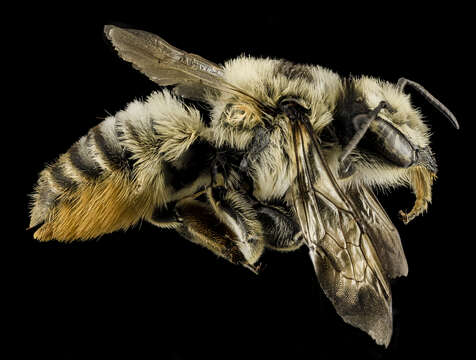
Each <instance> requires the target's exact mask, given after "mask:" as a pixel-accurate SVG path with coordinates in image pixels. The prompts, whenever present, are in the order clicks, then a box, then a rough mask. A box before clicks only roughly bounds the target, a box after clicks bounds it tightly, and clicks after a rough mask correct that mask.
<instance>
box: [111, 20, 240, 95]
mask: <svg viewBox="0 0 476 360" xmlns="http://www.w3.org/2000/svg"><path fill="white" fill-rule="evenodd" d="M104 32H105V34H106V37H107V38H108V39H109V40H110V41H111V42H112V44H113V46H114V48H115V49H116V51H117V52H118V54H119V56H120V57H121V58H122V59H124V60H126V61H128V62H130V63H132V65H133V66H134V68H136V69H137V70H139V71H141V72H142V73H143V74H145V75H146V76H147V77H149V78H150V79H151V80H152V81H154V82H156V83H157V84H159V85H161V86H167V85H175V89H174V90H175V92H176V93H177V94H178V95H180V96H183V97H186V98H191V99H194V100H203V94H204V90H205V89H206V88H212V89H219V90H228V91H234V90H235V89H233V87H232V86H231V85H230V84H227V83H226V82H224V80H223V75H224V73H223V68H222V67H221V66H219V65H217V64H215V63H213V62H211V61H208V60H206V59H204V58H202V57H200V56H198V55H194V54H189V53H187V52H185V51H182V50H180V49H177V48H176V47H174V46H172V45H170V44H169V43H167V42H166V41H165V40H164V39H162V38H161V37H159V36H157V35H154V34H151V33H148V32H146V31H141V30H134V29H124V28H120V27H117V26H113V25H106V26H105V27H104Z"/></svg>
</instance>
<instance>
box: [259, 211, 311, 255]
mask: <svg viewBox="0 0 476 360" xmlns="http://www.w3.org/2000/svg"><path fill="white" fill-rule="evenodd" d="M255 208H256V211H257V213H258V219H259V221H260V222H261V224H262V226H263V234H264V240H265V243H266V247H268V248H271V249H274V250H280V251H293V250H296V249H298V248H299V247H300V246H301V245H302V244H303V243H304V237H303V234H302V232H301V229H300V227H299V225H298V224H297V223H296V222H295V221H294V220H293V218H292V215H291V214H290V212H289V211H287V210H286V209H285V208H284V207H277V206H264V205H258V206H256V207H255Z"/></svg>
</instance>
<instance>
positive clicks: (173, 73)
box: [30, 25, 459, 346]
mask: <svg viewBox="0 0 476 360" xmlns="http://www.w3.org/2000/svg"><path fill="white" fill-rule="evenodd" d="M104 31H105V35H106V37H107V38H108V39H109V40H110V41H111V42H112V45H113V47H114V48H115V50H116V51H117V53H118V54H119V56H120V57H121V58H122V59H124V60H125V61H127V62H130V63H131V64H132V65H133V66H134V67H135V68H136V69H137V70H139V71H141V72H142V73H143V74H145V75H146V76H147V77H149V78H150V79H151V80H152V81H154V82H156V83H157V84H158V85H160V86H162V87H164V88H162V90H161V91H156V92H154V93H152V94H151V95H150V96H149V97H148V98H147V99H146V100H145V101H133V102H131V103H130V104H128V105H127V107H126V108H125V109H124V110H122V111H119V112H117V113H116V114H115V115H114V116H109V117H107V118H106V119H105V120H104V121H102V122H101V123H99V124H98V125H97V126H95V127H94V128H92V129H91V130H90V131H89V132H88V133H87V135H85V136H83V137H81V138H80V139H79V140H78V141H77V142H76V143H75V144H73V146H72V147H71V148H70V149H69V150H68V151H67V152H66V153H64V154H63V155H61V156H59V158H58V159H57V160H56V161H54V162H52V163H51V164H50V165H48V166H46V168H45V169H44V170H43V171H42V172H41V173H40V175H39V179H38V182H37V185H36V187H35V190H34V193H33V194H32V206H31V213H30V219H31V222H30V227H31V228H36V231H35V233H34V237H35V238H36V239H38V240H40V241H48V240H52V239H56V240H58V241H66V242H67V241H72V240H76V239H80V240H87V239H93V238H96V237H98V236H100V235H102V234H106V233H111V232H113V231H116V230H120V229H123V230H125V229H128V228H130V227H131V226H133V225H134V224H137V223H138V222H140V221H144V220H145V221H148V222H150V223H152V224H154V225H156V226H158V227H160V228H167V229H173V230H175V231H177V232H178V233H179V234H180V235H182V236H183V237H185V238H186V239H188V240H190V241H192V242H194V243H197V244H200V245H202V246H204V247H205V248H207V249H209V250H211V251H212V252H214V253H215V254H217V255H218V256H220V257H222V258H224V259H226V260H228V261H230V262H231V263H233V264H238V265H241V266H244V267H246V268H248V269H250V270H252V271H253V272H256V273H258V272H259V270H260V263H259V259H260V256H261V255H262V253H263V251H264V250H265V248H268V249H274V250H278V251H293V250H296V249H298V248H300V247H301V246H303V245H305V246H307V248H308V249H309V255H310V258H311V260H312V263H313V265H314V268H315V272H316V274H317V278H318V280H319V283H320V285H321V287H322V289H323V291H324V293H325V294H326V296H327V297H328V298H329V299H330V301H331V302H332V304H333V305H334V307H335V309H336V311H337V313H338V314H339V315H340V316H341V317H342V319H343V320H344V321H345V322H347V323H349V324H351V325H353V326H356V327H358V328H360V329H362V330H363V331H365V332H367V333H368V334H369V335H370V336H371V337H372V338H373V339H374V340H375V341H376V342H377V343H378V344H382V345H385V346H388V344H389V342H390V339H391V334H392V295H391V289H390V279H392V278H396V277H399V276H406V275H407V272H408V264H407V261H406V258H405V254H404V251H403V248H402V244H401V240H400V236H399V233H398V231H397V229H396V227H395V226H394V225H393V224H392V221H391V220H390V218H389V217H388V215H387V214H386V212H385V210H384V209H383V208H382V206H381V205H380V203H379V201H378V199H377V197H376V196H375V194H374V190H375V189H379V188H381V189H387V188H394V187H397V186H408V187H410V188H411V189H412V191H413V192H414V194H415V197H416V200H415V204H414V205H413V208H412V209H411V210H410V211H408V212H403V211H401V212H400V216H401V219H402V220H403V222H404V223H408V222H410V221H411V220H412V219H414V218H415V217H416V216H418V215H420V214H422V213H424V212H425V211H426V210H427V207H428V204H429V203H430V202H431V198H432V192H431V190H432V184H433V182H434V180H435V177H436V174H437V164H436V161H435V158H434V155H433V152H432V150H431V147H430V133H429V127H428V125H427V124H426V123H425V122H424V121H423V119H422V115H421V114H420V112H419V111H418V110H417V109H416V108H415V107H414V106H412V104H411V102H410V96H409V94H407V93H406V92H405V90H406V89H407V88H408V87H411V88H413V89H414V90H416V91H417V92H418V93H419V94H421V95H423V97H425V98H426V99H427V100H428V101H429V102H430V103H431V104H433V105H434V106H435V107H436V108H437V109H439V110H440V111H441V112H442V113H443V115H445V116H446V117H447V118H448V119H449V120H450V122H451V123H452V124H453V125H454V126H455V127H456V128H459V125H458V122H457V120H456V118H455V116H454V115H453V114H452V113H451V112H450V111H449V110H448V109H447V108H446V107H445V106H444V105H443V104H441V103H440V102H439V101H438V100H437V99H436V98H435V97H433V96H432V95H431V94H430V93H429V92H428V91H427V90H425V89H424V88H423V87H422V86H421V85H419V84H418V83H416V82H414V81H410V80H408V79H405V78H402V79H400V80H399V81H398V82H397V83H396V84H394V83H390V82H386V81H382V80H379V79H376V78H371V77H367V76H361V77H348V78H342V77H340V76H339V75H337V74H336V73H334V72H332V71H330V70H328V69H326V68H323V67H320V66H314V65H299V64H294V63H291V62H289V61H286V60H279V59H270V58H253V57H246V56H241V57H238V58H236V59H233V60H230V61H228V62H226V63H225V64H224V65H223V66H221V65H217V64H215V63H213V62H211V61H209V60H206V59H204V58H202V57H200V56H198V55H194V54H190V53H187V52H185V51H182V50H179V49H177V48H175V47H173V46H172V45H170V44H168V43H167V42H166V41H164V40H163V39H162V38H160V37H159V36H156V35H153V34H150V33H148V32H144V31H140V30H132V29H125V28H120V27H117V26H112V25H108V26H106V27H105V28H104ZM184 99H187V101H185V100H184ZM188 100H193V101H196V102H199V103H202V104H204V106H206V107H207V109H209V112H208V114H209V118H204V117H203V116H202V113H201V112H200V111H199V110H198V109H197V108H196V107H195V106H193V105H190V103H189V102H188Z"/></svg>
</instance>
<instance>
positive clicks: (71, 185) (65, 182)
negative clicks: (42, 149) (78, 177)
mask: <svg viewBox="0 0 476 360" xmlns="http://www.w3.org/2000/svg"><path fill="white" fill-rule="evenodd" d="M49 172H50V174H51V177H52V179H53V181H54V182H55V183H56V185H58V186H59V187H61V188H62V189H63V190H74V189H75V188H76V187H77V185H78V184H77V183H76V182H75V181H74V180H73V179H71V178H69V177H68V176H66V175H65V174H64V172H63V169H62V167H61V166H60V165H59V164H58V163H56V164H54V165H53V166H51V167H50V168H49Z"/></svg>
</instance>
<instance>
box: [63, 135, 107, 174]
mask: <svg viewBox="0 0 476 360" xmlns="http://www.w3.org/2000/svg"><path fill="white" fill-rule="evenodd" d="M81 147H83V148H84V149H81ZM85 155H86V156H85ZM69 159H70V160H71V165H73V166H74V167H75V168H76V169H77V170H79V171H80V172H81V174H82V175H84V176H85V177H87V178H89V179H97V178H98V177H99V176H101V173H102V169H101V167H100V166H99V164H98V163H97V162H96V161H94V160H93V159H92V158H91V156H90V155H89V153H88V151H87V145H86V143H85V142H77V143H75V144H74V145H73V146H72V147H71V149H70V150H69Z"/></svg>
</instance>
